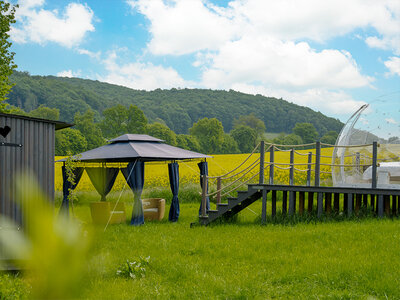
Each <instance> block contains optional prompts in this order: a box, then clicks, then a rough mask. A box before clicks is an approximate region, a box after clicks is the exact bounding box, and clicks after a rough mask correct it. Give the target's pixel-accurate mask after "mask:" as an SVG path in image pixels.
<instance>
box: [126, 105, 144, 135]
mask: <svg viewBox="0 0 400 300" xmlns="http://www.w3.org/2000/svg"><path fill="white" fill-rule="evenodd" d="M127 117H128V120H127V123H126V129H127V133H145V132H146V125H147V118H146V116H145V115H144V113H143V111H142V110H141V109H140V108H139V107H137V106H136V105H132V104H131V105H130V106H129V108H128V111H127Z"/></svg>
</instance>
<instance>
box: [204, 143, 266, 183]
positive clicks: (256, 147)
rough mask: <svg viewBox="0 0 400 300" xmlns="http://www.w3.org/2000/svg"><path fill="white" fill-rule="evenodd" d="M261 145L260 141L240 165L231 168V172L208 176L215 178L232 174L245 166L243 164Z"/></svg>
mask: <svg viewBox="0 0 400 300" xmlns="http://www.w3.org/2000/svg"><path fill="white" fill-rule="evenodd" d="M259 146H260V143H258V145H257V146H255V147H254V149H253V151H252V152H251V153H250V154H249V155H248V156H247V158H246V159H245V160H244V161H243V162H242V163H241V164H240V165H238V166H237V167H236V168H234V169H232V170H230V171H229V172H227V173H225V174H223V175H218V176H208V178H209V179H215V178H218V177H221V178H223V177H225V176H226V175H229V174H231V173H232V172H234V171H236V170H237V169H239V168H240V167H241V166H243V164H244V163H245V162H246V161H248V160H249V158H250V157H251V156H252V155H253V154H254V153H255V152H256V151H257V149H258V147H259Z"/></svg>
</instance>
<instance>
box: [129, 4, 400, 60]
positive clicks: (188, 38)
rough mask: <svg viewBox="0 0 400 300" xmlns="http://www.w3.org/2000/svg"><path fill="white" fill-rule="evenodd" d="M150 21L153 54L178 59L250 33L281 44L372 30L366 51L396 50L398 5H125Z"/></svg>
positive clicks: (399, 24)
mask: <svg viewBox="0 0 400 300" xmlns="http://www.w3.org/2000/svg"><path fill="white" fill-rule="evenodd" d="M127 3H128V4H129V5H131V7H133V8H134V9H136V10H138V11H139V12H140V13H142V14H143V15H145V16H146V17H147V18H148V19H149V20H150V22H151V23H150V27H149V31H150V32H151V34H152V40H151V42H150V44H149V49H150V50H151V51H152V52H153V53H154V54H174V55H176V54H183V53H192V52H196V51H199V50H204V49H208V50H210V49H217V48H218V47H219V46H220V45H222V44H223V43H224V42H226V41H228V40H231V41H232V40H235V39H237V38H240V37H244V36H248V35H249V34H252V35H257V36H268V37H274V38H278V39H281V40H283V41H287V40H293V41H298V40H302V39H309V40H313V41H317V42H325V41H327V40H329V39H331V38H334V37H337V36H343V35H345V34H348V33H351V32H353V31H354V30H355V29H369V28H373V29H374V30H375V31H376V32H377V33H378V35H379V37H376V36H372V37H367V38H368V39H367V40H366V42H367V43H368V45H370V46H371V47H380V48H382V47H385V48H390V49H394V50H395V51H400V43H399V35H398V28H400V4H399V3H400V1H398V0H381V1H376V0H352V1H348V0H325V1H320V0H303V1H292V0H280V1H275V0H264V1H260V0H234V1H231V2H230V3H229V5H228V7H227V8H222V7H217V6H214V5H211V4H210V3H209V2H208V1H206V0H203V1H202V0H173V1H163V0H150V1H149V0H136V1H133V0H129V1H127Z"/></svg>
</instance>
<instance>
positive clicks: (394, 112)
mask: <svg viewBox="0 0 400 300" xmlns="http://www.w3.org/2000/svg"><path fill="white" fill-rule="evenodd" d="M373 142H377V143H378V148H377V149H378V151H377V153H378V155H377V188H393V189H400V104H398V102H397V103H395V104H393V101H392V102H391V103H390V102H389V101H385V100H380V101H375V102H373V103H372V104H366V105H363V106H362V107H361V108H360V109H359V110H357V112H355V113H354V114H353V115H352V116H351V117H350V119H349V120H348V121H347V123H346V124H345V126H344V127H343V129H342V131H341V132H340V134H339V136H338V138H337V141H336V145H335V148H334V151H333V155H332V164H335V165H338V166H335V167H332V180H333V185H334V186H348V187H371V182H372V162H373V159H372V153H373V150H372V149H373V147H372V143H373Z"/></svg>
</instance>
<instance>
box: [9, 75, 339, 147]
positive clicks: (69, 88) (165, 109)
mask: <svg viewBox="0 0 400 300" xmlns="http://www.w3.org/2000/svg"><path fill="white" fill-rule="evenodd" d="M10 80H11V81H12V82H13V83H14V84H15V85H14V87H13V88H12V91H11V92H10V94H9V96H8V97H9V99H8V100H7V102H8V104H9V108H10V109H11V112H12V113H17V114H24V115H28V116H32V117H37V118H45V119H52V120H61V121H64V122H69V123H73V124H75V125H74V127H73V128H68V129H64V130H61V131H57V132H56V155H67V154H76V153H79V152H83V151H86V150H89V149H92V148H95V147H98V146H101V145H104V144H105V143H106V142H107V140H109V139H112V138H115V137H117V136H119V135H122V134H125V133H139V134H149V135H151V136H154V137H157V138H160V139H163V140H165V141H166V143H168V144H170V145H174V146H178V147H181V148H184V149H189V150H192V151H196V152H201V153H206V154H223V153H247V152H251V151H252V149H253V148H254V146H255V145H257V143H258V141H259V140H261V139H264V140H268V137H269V136H271V135H267V133H268V134H271V133H275V134H274V135H273V136H274V138H270V139H269V140H270V141H272V142H274V143H279V144H290V145H298V144H302V143H309V142H313V141H315V140H321V141H323V142H326V143H330V144H334V143H335V141H336V137H337V134H338V132H339V130H340V129H341V128H342V126H343V124H342V123H341V122H340V121H339V120H336V119H333V118H329V117H327V116H325V115H323V114H322V113H320V112H315V111H313V110H311V109H309V108H306V107H302V106H298V105H295V104H292V103H289V102H287V101H285V100H282V99H276V98H270V97H264V96H261V95H255V96H254V95H248V94H244V93H240V92H236V91H232V90H231V91H215V90H202V89H170V90H160V89H157V90H154V91H140V90H132V89H129V88H126V87H121V86H116V85H111V84H107V83H102V82H98V81H93V80H85V79H78V78H63V77H54V76H30V75H29V73H27V72H14V73H13V75H12V76H11V77H10Z"/></svg>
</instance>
